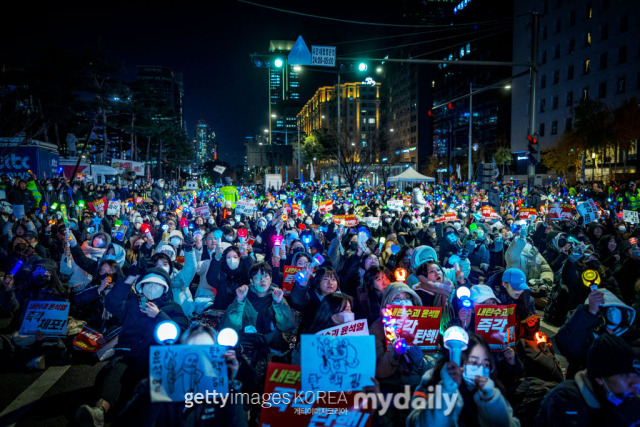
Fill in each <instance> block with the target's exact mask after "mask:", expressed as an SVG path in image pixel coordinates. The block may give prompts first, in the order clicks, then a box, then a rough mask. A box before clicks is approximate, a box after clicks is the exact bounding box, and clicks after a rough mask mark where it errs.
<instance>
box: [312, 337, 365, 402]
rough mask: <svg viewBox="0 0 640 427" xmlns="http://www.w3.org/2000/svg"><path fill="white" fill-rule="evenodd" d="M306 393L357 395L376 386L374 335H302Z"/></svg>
mask: <svg viewBox="0 0 640 427" xmlns="http://www.w3.org/2000/svg"><path fill="white" fill-rule="evenodd" d="M300 338H301V347H302V351H301V353H302V356H301V360H302V365H301V372H302V391H345V392H348V391H356V390H362V388H363V387H366V386H369V385H373V382H372V381H371V377H373V376H375V374H376V358H375V354H376V345H375V337H374V336H373V335H367V336H350V335H346V336H338V337H333V336H331V337H330V336H327V335H302V336H301V337H300Z"/></svg>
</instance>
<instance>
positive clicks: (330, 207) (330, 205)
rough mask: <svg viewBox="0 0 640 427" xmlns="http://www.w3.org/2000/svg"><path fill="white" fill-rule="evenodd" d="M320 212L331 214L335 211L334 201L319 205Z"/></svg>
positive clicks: (326, 201)
mask: <svg viewBox="0 0 640 427" xmlns="http://www.w3.org/2000/svg"><path fill="white" fill-rule="evenodd" d="M318 210H319V211H320V212H331V211H332V210H333V200H325V201H323V202H320V203H318Z"/></svg>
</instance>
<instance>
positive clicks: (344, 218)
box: [333, 214, 358, 227]
mask: <svg viewBox="0 0 640 427" xmlns="http://www.w3.org/2000/svg"><path fill="white" fill-rule="evenodd" d="M333 222H334V223H336V225H344V226H345V227H355V226H356V225H358V218H357V217H356V216H355V214H354V215H336V216H334V217H333Z"/></svg>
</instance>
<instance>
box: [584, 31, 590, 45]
mask: <svg viewBox="0 0 640 427" xmlns="http://www.w3.org/2000/svg"><path fill="white" fill-rule="evenodd" d="M584 46H585V47H587V46H591V32H586V33H584Z"/></svg>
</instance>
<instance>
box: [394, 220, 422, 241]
mask: <svg viewBox="0 0 640 427" xmlns="http://www.w3.org/2000/svg"><path fill="white" fill-rule="evenodd" d="M393 231H394V232H395V233H396V235H397V236H398V237H400V236H403V237H404V239H405V241H406V242H407V243H408V244H410V245H414V240H415V238H416V236H417V235H418V227H416V225H415V224H414V223H412V222H411V215H409V214H407V213H405V214H404V215H402V218H398V220H396V222H394V223H393Z"/></svg>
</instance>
